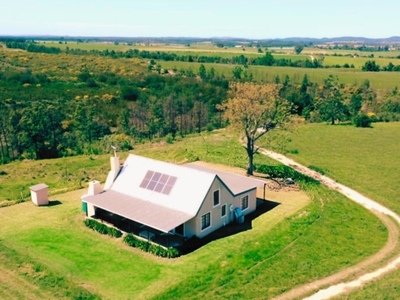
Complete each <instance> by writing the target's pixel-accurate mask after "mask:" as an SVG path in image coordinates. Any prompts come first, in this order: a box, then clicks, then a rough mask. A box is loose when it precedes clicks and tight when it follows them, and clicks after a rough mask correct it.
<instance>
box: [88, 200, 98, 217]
mask: <svg viewBox="0 0 400 300" xmlns="http://www.w3.org/2000/svg"><path fill="white" fill-rule="evenodd" d="M95 214H96V212H95V210H94V205H93V204H90V203H87V216H88V217H93V216H94V215H95Z"/></svg>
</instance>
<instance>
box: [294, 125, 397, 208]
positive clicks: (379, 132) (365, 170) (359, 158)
mask: <svg viewBox="0 0 400 300" xmlns="http://www.w3.org/2000/svg"><path fill="white" fill-rule="evenodd" d="M373 127H374V128H356V127H354V126H341V125H338V126H330V125H326V124H309V125H306V126H303V127H301V128H299V130H298V131H297V132H296V133H295V134H293V135H292V136H291V140H292V141H291V142H290V143H289V144H288V145H287V148H288V150H295V149H296V150H298V152H299V153H298V154H290V153H289V154H288V155H290V156H291V157H293V158H294V159H296V160H297V161H298V162H299V163H302V164H304V165H306V166H308V165H313V166H317V167H319V168H321V169H322V170H324V172H325V174H326V175H327V176H330V177H333V178H334V179H336V180H338V181H339V182H341V183H343V184H345V185H348V186H350V187H352V188H354V189H355V190H357V191H360V192H362V193H364V194H365V195H366V196H369V197H371V198H373V199H375V200H377V201H378V202H379V203H381V204H383V205H386V206H388V207H389V208H390V209H392V210H394V211H395V212H397V213H399V214H400V202H399V201H398V199H400V189H399V188H398V187H399V186H400V173H399V172H398V170H400V151H399V149H400V148H399V146H400V140H399V137H400V123H374V124H373Z"/></svg>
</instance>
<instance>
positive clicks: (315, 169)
mask: <svg viewBox="0 0 400 300" xmlns="http://www.w3.org/2000/svg"><path fill="white" fill-rule="evenodd" d="M308 168H309V169H311V170H314V171H316V172H318V173H320V174H321V175H325V172H324V170H322V169H321V168H319V167H316V166H313V165H309V166H308Z"/></svg>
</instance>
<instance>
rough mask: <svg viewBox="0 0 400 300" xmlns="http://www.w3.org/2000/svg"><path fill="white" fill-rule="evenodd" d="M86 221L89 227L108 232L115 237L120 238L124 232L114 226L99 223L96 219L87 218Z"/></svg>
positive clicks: (102, 232) (103, 232)
mask: <svg viewBox="0 0 400 300" xmlns="http://www.w3.org/2000/svg"><path fill="white" fill-rule="evenodd" d="M84 223H85V225H86V226H87V227H89V228H91V229H93V230H96V231H97V232H99V233H101V234H108V235H109V236H113V237H115V238H119V237H121V236H122V232H121V231H119V230H118V229H115V228H113V227H108V226H107V225H104V224H102V223H99V222H97V221H96V220H92V219H86V220H85V221H84Z"/></svg>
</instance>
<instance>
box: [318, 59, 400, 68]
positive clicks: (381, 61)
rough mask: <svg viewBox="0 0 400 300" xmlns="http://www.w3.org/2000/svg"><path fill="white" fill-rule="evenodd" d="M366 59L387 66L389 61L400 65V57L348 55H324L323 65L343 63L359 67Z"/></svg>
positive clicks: (341, 64)
mask: <svg viewBox="0 0 400 300" xmlns="http://www.w3.org/2000/svg"><path fill="white" fill-rule="evenodd" d="M367 61H375V62H376V63H377V64H378V65H379V66H381V67H383V66H387V65H388V64H389V63H392V64H393V65H395V66H397V65H400V59H397V58H367V57H354V58H353V57H348V56H325V58H324V65H326V66H334V65H340V66H343V65H344V64H346V63H347V64H349V65H352V64H353V65H354V67H355V68H356V69H361V67H362V66H364V65H365V63H366V62H367Z"/></svg>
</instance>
